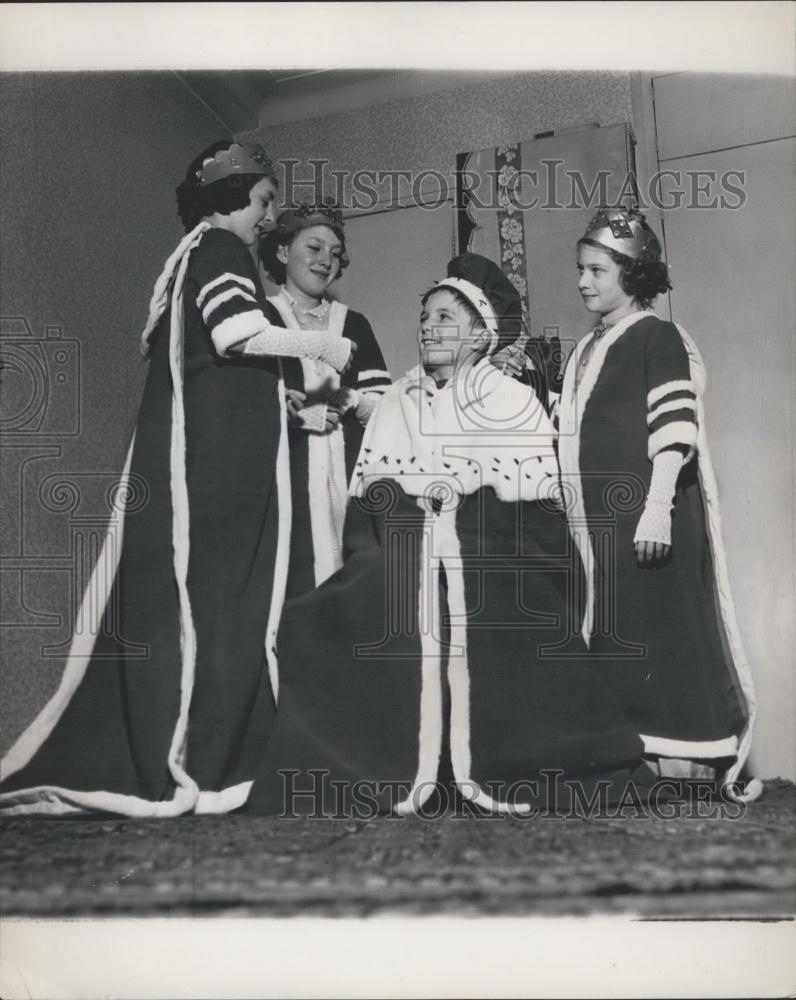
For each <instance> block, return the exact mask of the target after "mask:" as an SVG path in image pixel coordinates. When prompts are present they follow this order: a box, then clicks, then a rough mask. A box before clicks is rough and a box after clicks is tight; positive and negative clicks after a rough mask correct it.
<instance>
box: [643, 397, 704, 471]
mask: <svg viewBox="0 0 796 1000" xmlns="http://www.w3.org/2000/svg"><path fill="white" fill-rule="evenodd" d="M647 427H648V428H649V443H648V447H647V455H648V457H649V459H650V461H652V459H654V458H655V456H656V455H657V454H658V452H660V451H662V450H663V449H664V448H671V447H673V446H676V445H680V446H682V447H683V448H684V449H685V450H686V453H687V454H686V461H688V460H689V459H690V458H692V457H693V455H694V452H695V451H696V442H697V425H696V391H695V389H694V385H693V383H692V382H691V381H690V380H689V379H677V380H674V381H671V382H666V383H664V384H663V385H659V386H656V387H655V388H654V389H652V390H651V391H650V392H649V393H648V394H647Z"/></svg>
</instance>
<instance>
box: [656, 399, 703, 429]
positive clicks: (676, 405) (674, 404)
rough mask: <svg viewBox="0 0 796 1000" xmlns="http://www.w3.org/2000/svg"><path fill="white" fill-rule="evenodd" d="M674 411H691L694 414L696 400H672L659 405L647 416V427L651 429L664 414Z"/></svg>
mask: <svg viewBox="0 0 796 1000" xmlns="http://www.w3.org/2000/svg"><path fill="white" fill-rule="evenodd" d="M676 410H693V411H694V412H695V413H696V399H672V400H670V401H669V402H668V403H660V404H659V405H658V406H656V407H655V409H654V410H650V411H649V413H648V414H647V426H648V427H651V426H652V424H653V423H655V421H656V420H657V419H658V417H661V416H663V414H664V413H674V412H675V411H676Z"/></svg>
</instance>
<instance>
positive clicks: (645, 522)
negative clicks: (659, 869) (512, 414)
mask: <svg viewBox="0 0 796 1000" xmlns="http://www.w3.org/2000/svg"><path fill="white" fill-rule="evenodd" d="M578 273H579V275H580V278H579V282H578V288H579V290H580V294H581V296H582V298H583V303H584V305H585V307H586V309H587V311H588V312H589V313H591V314H592V315H593V316H594V317H595V318H597V319H598V320H599V322H598V324H597V326H596V327H595V328H594V329H593V330H592V332H591V333H590V334H589V335H588V336H587V337H585V338H584V339H583V340H582V341H581V342H580V343H579V344H578V346H577V348H576V349H575V351H574V352H573V354H572V356H571V357H570V359H569V362H568V365H567V368H566V372H565V376H564V385H563V390H562V394H561V401H560V420H559V430H560V437H559V451H558V453H559V460H560V463H561V473H562V478H563V485H564V488H565V489H566V490H569V491H570V492H571V503H570V504H569V510H568V513H569V521H570V527H571V531H572V534H573V537H574V538H575V540H576V542H577V544H578V546H579V549H580V551H581V555H582V558H583V561H584V565H585V567H586V574H587V584H588V588H587V599H586V608H585V614H584V621H583V631H584V635H585V636H586V638H587V641H589V643H590V649H591V652H592V654H593V655H594V656H595V657H596V659H597V663H598V666H599V669H600V672H601V676H602V677H603V678H604V679H605V680H606V682H607V683H608V684H609V685H610V686H611V688H612V690H613V691H614V692H615V694H616V695H617V697H618V698H619V700H620V702H621V704H622V706H623V707H624V709H625V711H626V712H627V714H628V716H629V718H630V719H631V721H632V722H633V723H634V724H635V725H636V726H637V728H638V729H639V731H640V732H641V733H642V737H643V739H644V743H645V748H646V751H647V753H648V754H649V756H650V757H651V758H652V759H654V760H655V761H656V762H657V767H658V768H659V771H660V773H662V774H664V775H672V776H682V777H687V776H699V777H706V776H714V775H722V776H723V780H724V783H725V785H726V786H727V788H728V790H729V791H730V792H731V793H732V794H733V795H736V796H745V797H746V798H754V797H755V796H756V795H757V794H758V793H759V783H757V782H752V783H751V784H750V786H749V787H748V788H747V789H746V791H745V792H740V791H739V787H740V786H736V783H737V779H738V777H739V775H740V771H741V768H742V766H743V764H744V761H745V760H746V757H747V754H748V752H749V745H750V741H751V731H752V722H753V719H754V712H755V700H754V690H753V687H752V681H751V676H750V672H749V666H748V663H747V661H746V657H745V655H744V650H743V645H742V642H741V637H740V634H739V632H738V627H737V623H736V619H735V612H734V609H733V604H732V597H731V594H730V588H729V580H728V576H727V567H726V561H725V557H724V548H723V544H722V539H721V521H720V514H719V505H718V496H717V491H716V483H715V478H714V475H713V471H712V467H711V464H710V455H709V452H708V448H707V439H706V434H705V418H704V407H703V391H704V386H705V371H704V363H703V361H702V358H701V357H700V354H699V351H698V350H697V348H696V345H695V344H694V342H693V340H692V339H691V338H690V337H689V336H688V334H687V333H686V332H685V330H683V328H682V327H680V326H678V325H676V324H674V323H667V322H665V321H663V320H661V319H659V318H658V317H657V316H656V315H655V314H654V313H653V312H651V311H650V308H649V307H650V305H651V303H652V301H653V299H654V298H655V297H656V296H657V295H659V294H662V293H663V292H665V291H667V289H669V288H670V287H671V285H670V282H669V276H668V271H667V267H666V264H665V263H664V262H663V261H662V260H661V247H660V243H659V242H658V240H657V237H656V236H655V234H654V233H653V232H652V230H651V229H650V228H649V226H648V225H647V223H646V221H645V219H644V216H643V215H641V214H640V213H639V212H636V211H632V210H631V211H626V210H602V211H600V212H598V214H597V215H596V216H595V217H594V219H592V221H591V223H590V224H589V226H588V228H587V230H586V232H585V234H584V236H583V238H582V239H581V240H580V241H579V242H578Z"/></svg>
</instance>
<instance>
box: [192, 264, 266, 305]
mask: <svg viewBox="0 0 796 1000" xmlns="http://www.w3.org/2000/svg"><path fill="white" fill-rule="evenodd" d="M228 281H232V282H235V283H236V284H238V285H241V286H242V287H243V288H244V289H246V291H248V292H251V293H252V295H254V294H256V291H257V289H256V288H255V287H254V282H253V281H250V280H249V279H248V278H245V277H244V276H243V275H242V274H233V273H232V271H225V272H224V274H220V275H219V276H218V277H217V278H213V280H212V281H208V283H207V284H206V285H204V286H203V287H202V289H201V291H200V292H199V294H198V295H197V296H196V306H197V308H198V309H201V308H202V304H203V303H204V301H205V299H206V298H207V296H208V295H209V294H210V293H211V292H212V291H213V289H214V288H218V286H219V285H224V284H226V283H227V282H228Z"/></svg>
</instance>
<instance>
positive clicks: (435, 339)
mask: <svg viewBox="0 0 796 1000" xmlns="http://www.w3.org/2000/svg"><path fill="white" fill-rule="evenodd" d="M519 316H520V299H519V295H518V294H517V291H516V289H515V288H514V286H513V285H512V284H511V283H510V282H509V280H508V279H507V278H506V276H505V275H504V274H503V272H502V271H501V269H500V268H499V267H498V266H497V265H496V264H494V263H493V262H492V261H490V260H487V259H486V258H484V257H481V256H480V255H478V254H469V253H468V254H463V255H461V256H460V257H457V258H455V259H454V260H452V261H451V262H450V264H449V265H448V276H447V277H446V278H444V279H443V280H442V281H440V282H439V283H438V284H437V285H435V286H434V287H433V288H432V289H431V290H430V291H429V292H428V293H427V294H426V295H425V296H424V298H423V306H422V311H421V315H420V329H419V344H420V352H421V359H422V361H421V364H420V365H418V366H417V367H416V368H414V369H412V371H410V372H408V373H407V374H406V375H405V376H404V377H403V378H401V379H399V380H398V381H397V382H396V383H395V384H394V385H392V386H391V387H390V388H388V389H387V390H386V391H385V393H384V395H383V396H382V398H381V400H380V402H379V403H378V405H377V407H376V410H375V411H374V413H373V416H372V417H371V419H370V421H369V422H368V425H367V428H366V430H365V435H364V441H363V445H362V449H361V451H360V455H359V458H358V460H357V463H356V472H355V475H354V477H353V480H352V483H351V486H350V494H351V503H350V505H349V509H348V514H347V517H346V524H345V543H346V562H345V564H344V566H343V567H342V569H341V570H340V571H339V572H338V573H337V574H335V576H333V577H332V578H330V579H329V580H327V581H326V583H324V584H322V585H321V586H320V587H319V588H318V589H317V590H315V591H313V592H310V593H307V594H304V595H303V596H301V597H299V598H297V599H295V600H292V601H288V602H287V604H286V605H285V613H284V616H283V622H282V629H281V632H280V650H281V651H282V655H284V657H285V660H286V662H289V670H287V671H286V672H285V674H284V676H283V678H282V683H281V686H280V700H279V713H278V716H277V720H276V723H275V727H274V732H273V735H272V738H271V742H270V743H269V746H268V750H267V752H266V754H265V756H264V758H263V763H262V767H261V770H260V774H259V776H258V779H257V780H256V781H255V784H254V787H253V789H252V793H251V796H250V798H249V801H248V802H247V806H246V809H247V811H253V812H266V813H267V812H277V813H282V814H285V815H294V814H296V813H299V812H310V813H314V814H315V815H337V814H340V813H343V814H348V815H359V816H360V817H365V816H368V815H372V814H373V812H376V811H390V810H392V811H395V812H398V813H411V812H415V813H421V814H423V813H424V812H425V811H426V810H427V809H429V808H432V798H431V797H432V795H433V794H434V792H435V790H437V789H438V788H439V787H440V786H439V784H438V779H439V781H440V782H441V781H443V780H444V779H446V778H448V777H452V779H453V781H454V782H455V784H456V786H457V787H458V789H459V792H460V793H461V795H462V796H463V797H464V798H465V799H467V800H469V801H470V802H472V803H474V804H475V805H476V806H478V807H479V808H481V809H484V810H487V811H495V812H517V813H523V814H527V813H529V812H530V811H531V810H533V809H534V808H540V809H547V808H562V807H563V808H565V809H568V808H570V807H571V806H573V803H574V797H575V796H578V795H582V796H584V798H583V800H582V801H584V802H585V801H586V798H589V799H592V800H593V801H597V799H599V801H600V803H601V804H602V805H606V804H607V803H608V802H609V801H612V802H616V801H617V799H618V798H620V797H621V796H622V794H623V793H624V791H625V789H626V787H627V782H628V781H629V780H633V781H634V783H635V788H636V794H641V795H643V794H644V788H645V786H646V785H647V784H648V783H649V781H650V780H651V775H650V773H649V771H648V770H647V769H646V768H645V767H644V766H643V765H642V764H641V760H640V758H641V753H642V745H641V741H640V739H639V737H638V734H637V733H636V732H635V730H634V729H633V727H632V726H631V725H630V724H629V722H628V721H627V719H626V718H625V716H624V715H623V713H622V712H621V710H620V709H619V707H618V705H617V703H616V701H615V699H614V698H613V696H612V695H611V693H610V692H609V691H608V689H607V688H606V687H605V686H604V685H603V684H602V683H601V682H600V680H599V678H598V677H597V676H596V675H595V673H594V672H593V671H592V670H591V669H590V667H589V665H588V656H587V653H586V649H585V645H584V643H583V640H582V638H581V637H580V635H579V633H578V632H577V631H576V630H573V628H572V621H571V619H570V616H569V614H568V607H569V597H570V591H571V589H577V587H578V581H579V578H580V563H579V560H578V556H577V553H576V552H575V549H574V546H573V545H572V544H571V543H570V539H569V535H568V532H567V526H566V521H565V519H564V517H563V514H562V513H561V510H560V506H559V501H558V474H557V473H558V469H557V464H556V458H555V452H554V443H553V438H554V435H553V428H552V425H551V423H550V420H549V418H548V416H547V413H546V412H545V410H544V408H543V407H542V405H541V403H540V402H539V400H538V399H537V398H536V396H535V394H534V392H533V389H532V388H531V387H530V386H528V385H523V384H521V383H520V382H518V381H516V380H515V379H513V378H511V377H509V376H506V375H504V374H503V373H502V372H501V371H500V369H499V368H497V367H496V366H494V365H493V364H492V363H491V360H490V359H491V356H492V355H493V353H494V352H495V350H496V349H497V348H499V347H501V346H502V345H503V344H504V343H507V342H511V341H512V340H514V339H515V338H516V336H517V329H516V328H515V329H509V328H510V327H511V326H512V323H511V322H510V320H518V319H519ZM498 317H499V318H500V321H499V320H498ZM558 778H561V779H562V780H561V781H558ZM441 805H442V803H440V802H439V800H437V802H436V804H435V805H434V806H433V808H435V809H436V808H439V807H440V806H441Z"/></svg>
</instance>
